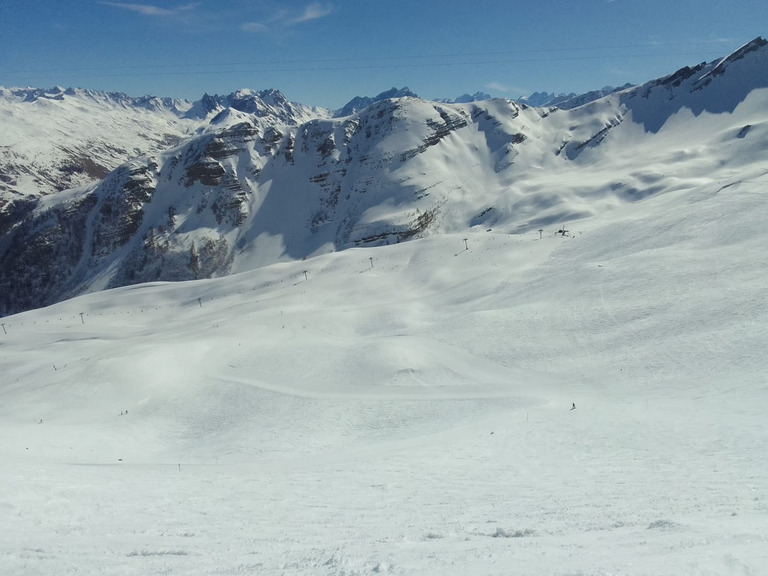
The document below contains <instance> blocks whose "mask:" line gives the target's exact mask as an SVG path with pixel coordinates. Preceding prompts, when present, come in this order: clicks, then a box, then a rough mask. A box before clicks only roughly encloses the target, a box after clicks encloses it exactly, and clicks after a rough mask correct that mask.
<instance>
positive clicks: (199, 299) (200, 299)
mask: <svg viewBox="0 0 768 576" xmlns="http://www.w3.org/2000/svg"><path fill="white" fill-rule="evenodd" d="M197 303H198V304H200V308H202V307H203V299H202V298H198V299H197Z"/></svg>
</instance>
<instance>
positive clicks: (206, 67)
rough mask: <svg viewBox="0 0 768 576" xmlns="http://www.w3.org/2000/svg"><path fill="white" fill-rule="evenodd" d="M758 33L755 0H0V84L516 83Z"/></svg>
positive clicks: (465, 86)
mask: <svg viewBox="0 0 768 576" xmlns="http://www.w3.org/2000/svg"><path fill="white" fill-rule="evenodd" d="M767 35H768V6H767V5H766V3H765V0H695V1H694V0H555V1H552V2H531V1H525V2H520V1H511V0H508V1H502V0H474V1H472V2H469V1H467V0H464V1H456V0H445V1H442V2H430V1H419V0H407V1H405V0H391V1H388V2H385V1H376V2H366V1H363V0H328V1H325V0H320V1H317V2H314V1H309V2H308V1H294V0H284V1H273V0H181V1H179V2H174V1H165V0H154V1H151V0H147V1H142V0H136V1H131V2H122V1H119V0H114V1H112V0H110V1H102V0H68V1H64V0H0V86H6V87H10V86H28V85H30V86H37V87H41V88H48V87H52V86H55V85H60V86H64V87H69V86H76V87H83V88H92V89H98V90H110V91H112V90H114V91H122V92H125V93H127V94H129V95H131V96H141V95H144V94H153V95H156V96H172V97H180V98H187V99H190V100H195V99H199V98H200V96H202V94H203V93H205V92H208V93H211V94H213V93H220V94H221V93H228V92H231V91H233V90H236V89H238V88H254V89H264V88H277V89H279V90H281V91H282V92H283V93H284V94H285V95H286V96H287V97H288V98H289V99H291V100H294V101H298V102H302V103H304V104H309V105H316V106H326V107H330V108H338V107H341V106H342V105H343V104H345V103H346V102H347V101H348V100H350V99H351V98H352V97H354V96H358V95H375V94H378V93H379V92H381V91H383V90H387V89H389V88H391V87H393V86H396V87H398V88H399V87H403V86H408V87H409V88H411V90H413V91H414V92H416V93H417V94H419V95H420V96H422V97H424V98H453V97H456V96H459V95H461V94H464V93H467V92H469V93H473V92H476V91H483V92H487V93H489V94H491V95H492V96H501V97H512V98H516V97H519V96H522V95H527V94H530V93H531V92H534V91H548V92H585V91H588V90H592V89H597V88H601V87H603V86H605V85H614V86H618V85H621V84H624V83H626V82H632V83H640V82H645V81H647V80H650V79H652V78H656V77H658V76H662V75H665V74H668V73H671V72H674V71H675V70H677V69H678V68H680V67H682V66H685V65H690V64H696V63H698V62H701V61H705V60H706V61H709V60H713V59H715V58H718V57H720V56H724V55H727V54H728V53H730V52H732V51H733V50H735V49H736V48H738V47H739V46H741V45H742V44H744V43H746V42H748V41H749V40H751V39H753V38H755V37H756V36H763V37H765V36H767Z"/></svg>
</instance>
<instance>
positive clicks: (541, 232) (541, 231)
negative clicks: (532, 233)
mask: <svg viewBox="0 0 768 576" xmlns="http://www.w3.org/2000/svg"><path fill="white" fill-rule="evenodd" d="M542 234H544V230H543V229H542V228H539V240H541V238H542V236H541V235H542Z"/></svg>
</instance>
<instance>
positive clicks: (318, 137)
mask: <svg viewBox="0 0 768 576" xmlns="http://www.w3.org/2000/svg"><path fill="white" fill-rule="evenodd" d="M691 70H694V69H683V71H679V72H677V73H675V74H672V75H670V76H668V77H666V78H662V79H660V80H656V81H653V82H649V83H647V84H645V85H643V86H640V87H637V88H631V89H628V90H625V91H622V92H618V93H614V94H611V95H609V96H607V97H605V98H602V99H599V100H596V101H594V102H592V103H590V104H588V105H586V106H582V107H580V108H577V109H573V110H560V109H538V108H532V107H528V106H524V105H520V104H517V103H515V102H511V101H508V100H491V101H485V102H477V103H467V104H443V103H437V102H427V101H423V100H420V99H417V98H414V97H403V98H395V99H384V100H381V101H379V102H376V103H374V104H371V105H369V106H368V107H366V108H364V109H363V110H362V111H360V112H357V113H355V114H352V115H349V116H346V117H342V118H329V117H322V118H314V119H311V120H308V121H304V122H300V123H290V122H289V123H283V122H281V121H280V119H279V118H276V117H275V116H274V115H272V114H264V115H259V114H258V113H257V114H254V113H250V112H248V111H241V110H237V109H234V108H232V107H228V108H223V109H221V110H220V111H218V113H216V111H215V110H214V109H212V110H211V111H210V114H214V113H215V116H213V118H211V120H210V121H209V123H208V124H207V125H206V126H205V127H204V128H201V129H199V131H198V132H197V133H196V135H195V136H194V137H192V138H189V139H187V140H185V141H184V142H182V143H180V144H178V145H177V146H176V147H174V148H171V149H170V150H166V151H162V152H159V153H156V154H153V155H150V156H144V157H141V158H137V159H135V160H132V161H130V162H129V163H127V164H124V165H122V166H121V167H119V168H118V169H117V170H115V171H113V172H111V173H110V174H109V175H108V176H107V177H106V178H105V179H104V180H103V181H102V182H101V183H100V184H99V185H98V186H95V187H89V188H81V189H78V190H72V191H68V192H64V193H60V194H55V195H50V196H48V197H46V198H43V199H40V200H39V201H37V202H36V203H35V204H34V205H33V206H32V207H31V208H30V209H29V210H28V211H27V212H26V213H24V214H21V215H17V216H18V217H17V218H15V219H12V220H11V221H10V222H9V223H7V224H6V228H5V230H6V232H5V233H4V235H3V236H2V237H0V299H1V301H0V313H1V314H3V315H5V314H9V313H13V312H16V311H20V310H24V309H28V308H32V307H37V306H41V305H46V304H49V303H52V302H55V301H57V300H60V299H63V298H67V297H70V296H73V295H76V294H79V293H82V292H84V291H93V290H100V289H104V288H110V287H114V286H120V285H125V284H132V283H137V282H145V281H151V280H185V279H194V278H204V277H210V276H214V275H224V274H229V273H234V272H238V271H242V270H248V269H253V268H257V267H259V266H263V265H267V264H271V263H274V262H280V261H285V260H295V259H301V258H306V257H311V256H313V255H314V254H318V253H322V252H326V251H330V250H338V249H344V248H349V247H354V246H360V245H379V244H387V243H392V242H400V241H404V240H408V239H410V238H415V237H419V236H421V235H424V234H428V233H439V232H456V231H462V230H467V231H472V230H485V229H487V228H490V227H494V228H498V227H502V228H503V229H505V230H507V231H510V232H519V231H527V230H536V229H538V228H539V227H543V226H557V225H559V224H561V223H567V222H570V221H573V220H576V219H579V218H585V217H589V216H593V215H596V214H599V213H601V212H602V211H604V210H608V209H611V208H613V207H615V206H618V205H621V204H622V203H627V202H634V201H636V200H638V199H640V198H645V197H648V196H651V195H654V194H659V193H662V192H666V191H672V190H674V189H679V188H680V187H681V186H683V187H684V186H695V185H696V181H697V179H700V178H701V175H702V174H703V173H707V171H710V172H711V174H712V177H716V176H717V175H718V174H721V173H722V171H723V170H724V169H723V168H722V164H723V162H722V158H721V157H719V156H718V154H720V155H721V154H722V150H723V147H727V148H728V150H729V152H728V154H729V156H728V157H729V158H740V160H739V161H740V162H741V164H742V165H743V166H747V167H750V168H749V169H750V170H752V169H753V168H752V166H753V165H752V164H751V163H750V161H749V158H754V157H755V154H756V153H759V151H760V150H764V149H765V147H766V146H768V136H766V130H767V129H766V125H765V124H766V122H765V113H764V110H765V109H766V106H765V103H766V91H765V90H764V88H766V87H768V66H767V65H766V49H765V42H764V41H762V40H756V41H754V42H753V43H750V44H749V45H747V46H746V47H745V48H743V49H742V50H740V51H739V52H737V53H735V54H734V55H731V56H730V57H729V58H726V59H723V60H722V61H717V62H713V63H710V64H708V65H702V66H699V67H696V69H695V71H694V72H691ZM745 79H748V81H745ZM707 95H709V97H708V96H707ZM687 102H690V107H688V106H686V103H687ZM740 104H743V106H740ZM684 108H685V110H692V111H693V112H694V117H693V118H692V119H691V118H689V117H688V116H687V115H686V114H683V115H682V116H680V114H679V113H681V111H683V109H684ZM717 110H720V111H728V112H729V114H727V115H725V114H723V115H719V116H718V117H717V118H715V120H717V121H716V122H713V118H706V119H705V121H706V124H704V123H703V122H698V121H697V119H696V117H695V115H696V111H698V114H699V115H700V114H701V113H702V112H705V111H709V112H712V113H716V111H717ZM651 111H656V112H655V114H651ZM737 112H738V113H737ZM688 114H690V113H688ZM651 120H652V122H651ZM661 120H663V122H661V125H659V126H657V124H658V123H659V122H660V121H661ZM668 121H669V122H671V121H679V122H682V125H680V126H676V127H675V130H676V134H682V136H677V137H676V139H675V145H677V144H679V143H680V142H684V143H685V145H686V146H687V147H689V148H690V150H682V151H681V150H678V149H670V147H669V146H670V145H669V144H665V146H661V145H660V143H661V144H663V143H664V142H663V140H661V139H660V138H661V136H663V137H665V138H666V137H668V135H667V134H663V133H664V132H665V131H664V129H663V128H664V125H665V123H666V122H668ZM747 127H748V128H747ZM715 128H717V129H715ZM745 130H746V132H745ZM702 133H704V136H703V137H702ZM659 134H660V135H661V136H657V135H659ZM694 148H695V150H694ZM681 153H683V154H698V155H699V156H700V157H701V159H700V160H699V161H698V164H697V166H696V170H693V171H691V170H689V169H688V168H686V171H683V170H681V169H680V168H678V167H677V160H676V158H677V155H679V154H681ZM639 155H641V157H644V158H645V160H646V161H645V164H644V165H643V166H638V164H637V157H638V156H639ZM718 171H719V172H718ZM675 172H676V174H675V175H674V178H668V177H667V176H665V173H675Z"/></svg>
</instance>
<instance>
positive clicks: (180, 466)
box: [179, 462, 181, 472]
mask: <svg viewBox="0 0 768 576" xmlns="http://www.w3.org/2000/svg"><path fill="white" fill-rule="evenodd" d="M179 472H181V462H179Z"/></svg>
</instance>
